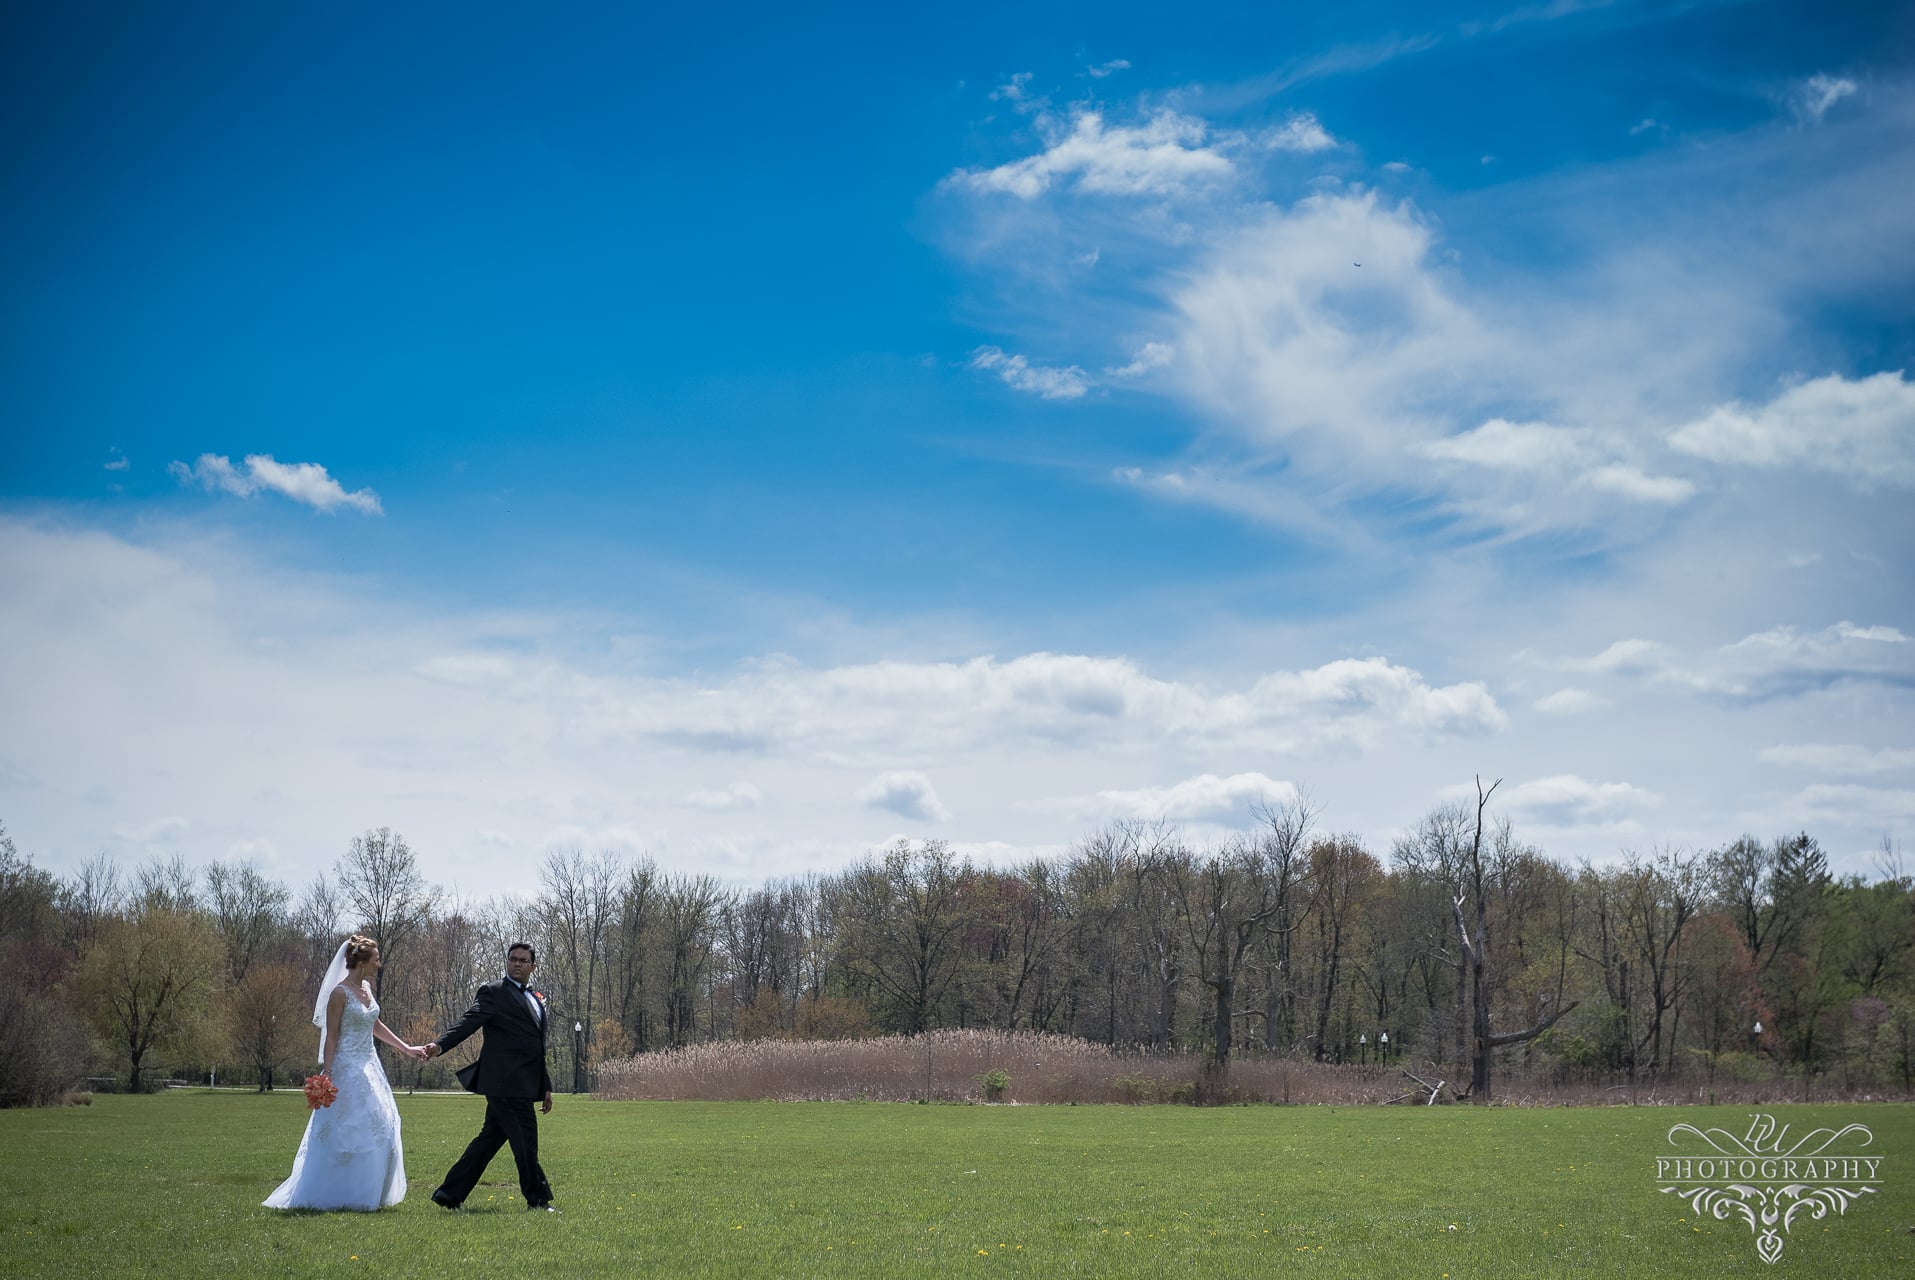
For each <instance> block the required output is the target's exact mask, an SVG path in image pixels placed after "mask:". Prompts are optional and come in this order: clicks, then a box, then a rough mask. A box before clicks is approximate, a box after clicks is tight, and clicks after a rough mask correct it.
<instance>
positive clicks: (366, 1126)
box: [264, 991, 406, 1209]
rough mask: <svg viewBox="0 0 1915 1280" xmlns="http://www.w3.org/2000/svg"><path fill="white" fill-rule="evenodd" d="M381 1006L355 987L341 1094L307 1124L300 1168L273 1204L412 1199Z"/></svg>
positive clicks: (342, 1021)
mask: <svg viewBox="0 0 1915 1280" xmlns="http://www.w3.org/2000/svg"><path fill="white" fill-rule="evenodd" d="M378 1021H379V1004H378V1002H377V1001H374V1002H373V1004H372V1007H371V1008H367V1007H366V1006H365V1005H363V1004H361V1003H359V1000H358V998H357V997H356V996H354V995H353V994H352V993H351V992H350V991H348V992H347V993H346V1007H345V1009H344V1010H343V1011H342V1012H341V1013H340V1015H339V1048H338V1049H337V1051H335V1052H334V1054H333V1059H332V1082H333V1084H334V1086H335V1087H337V1088H338V1090H339V1097H338V1098H337V1099H336V1100H335V1101H334V1102H333V1104H332V1105H331V1106H330V1107H321V1108H319V1109H318V1110H317V1111H314V1112H313V1113H312V1116H311V1118H310V1119H308V1120H307V1122H306V1136H305V1137H304V1138H303V1139H301V1140H300V1143H299V1154H298V1155H296V1156H294V1157H293V1173H292V1176H291V1177H290V1178H288V1179H286V1181H284V1182H282V1183H280V1184H279V1189H278V1190H277V1191H275V1192H273V1193H272V1195H270V1196H268V1197H266V1200H265V1202H264V1203H265V1205H266V1207H267V1208H269V1209H383V1208H385V1207H386V1206H387V1205H391V1204H398V1203H399V1202H400V1201H401V1200H403V1199H405V1198H406V1157H405V1149H404V1147H403V1145H402V1144H401V1143H400V1140H399V1108H398V1107H397V1106H396V1105H394V1103H393V1100H392V1086H391V1085H389V1084H387V1083H386V1072H385V1068H383V1067H382V1066H381V1065H380V1063H379V1053H378V1050H377V1049H376V1048H375V1047H374V1043H373V1038H372V1028H373V1024H374V1023H376V1022H378Z"/></svg>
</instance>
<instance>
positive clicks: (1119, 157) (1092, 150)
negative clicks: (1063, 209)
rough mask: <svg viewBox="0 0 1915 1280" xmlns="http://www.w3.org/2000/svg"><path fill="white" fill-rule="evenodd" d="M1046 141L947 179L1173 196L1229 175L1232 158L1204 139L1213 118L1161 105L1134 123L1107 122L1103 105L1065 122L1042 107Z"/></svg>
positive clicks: (976, 184) (990, 185)
mask: <svg viewBox="0 0 1915 1280" xmlns="http://www.w3.org/2000/svg"><path fill="white" fill-rule="evenodd" d="M1037 123H1038V127H1039V129H1040V130H1041V131H1042V132H1043V133H1044V134H1045V142H1046V146H1045V149H1044V150H1043V151H1041V152H1039V153H1038V154H1037V155H1034V156H1026V157H1025V158H1024V159H1022V160H1015V161H1012V162H1011V163H1009V164H1002V165H999V166H998V167H996V168H995V169H982V170H980V169H960V170H959V171H957V172H956V173H953V174H952V175H951V176H950V178H949V179H947V181H948V182H950V183H952V184H954V185H957V186H962V187H965V188H967V189H969V190H972V191H977V192H986V193H1002V194H1006V195H1012V196H1016V197H1018V198H1019V199H1022V200H1032V199H1035V198H1037V197H1038V196H1040V195H1043V194H1044V193H1045V192H1046V191H1049V190H1050V188H1051V185H1052V184H1053V183H1060V184H1061V183H1066V182H1068V184H1069V186H1070V188H1071V189H1072V190H1074V191H1079V192H1082V193H1084V194H1086V195H1109V196H1170V195H1176V194H1179V193H1181V192H1183V191H1185V190H1187V189H1188V188H1190V187H1192V186H1195V185H1200V184H1208V183H1213V182H1217V181H1219V180H1221V179H1224V178H1228V177H1229V176H1230V175H1231V174H1232V172H1233V169H1232V166H1231V163H1230V161H1229V160H1228V159H1227V158H1226V157H1225V156H1224V155H1223V154H1222V152H1220V151H1218V150H1216V149H1215V148H1213V147H1211V146H1209V145H1207V140H1208V137H1209V129H1208V126H1206V125H1205V124H1204V122H1203V121H1202V120H1199V119H1197V118H1196V117H1194V116H1186V115H1180V114H1179V113H1177V112H1175V111H1171V110H1168V109H1165V110H1160V111H1158V112H1157V113H1156V114H1155V115H1153V116H1151V117H1150V118H1149V119H1148V120H1146V121H1144V122H1143V123H1142V124H1140V125H1137V126H1135V127H1126V126H1122V125H1118V126H1108V125H1106V124H1105V122H1104V116H1103V113H1101V112H1098V111H1092V110H1079V111H1078V112H1076V113H1075V114H1074V115H1073V116H1072V117H1071V120H1070V123H1069V125H1068V127H1066V126H1065V125H1064V124H1063V123H1062V122H1060V121H1058V120H1057V119H1056V118H1055V117H1052V116H1049V115H1041V116H1039V117H1038V119H1037Z"/></svg>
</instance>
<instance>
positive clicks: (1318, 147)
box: [1263, 111, 1337, 154]
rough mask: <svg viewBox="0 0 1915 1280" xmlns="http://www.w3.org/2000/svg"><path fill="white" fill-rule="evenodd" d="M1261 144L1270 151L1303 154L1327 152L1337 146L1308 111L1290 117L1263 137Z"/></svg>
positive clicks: (1333, 139)
mask: <svg viewBox="0 0 1915 1280" xmlns="http://www.w3.org/2000/svg"><path fill="white" fill-rule="evenodd" d="M1263 142H1264V145H1265V146H1267V147H1269V148H1270V149H1271V150H1272V151H1301V152H1303V153H1305V154H1308V153H1310V152H1314V151H1328V150H1329V149H1330V148H1332V147H1334V146H1336V145H1337V140H1336V139H1335V138H1333V137H1331V136H1330V134H1329V132H1328V131H1327V130H1325V129H1324V127H1323V125H1322V124H1321V123H1320V122H1319V121H1318V120H1317V118H1316V116H1315V115H1314V114H1312V113H1311V112H1308V111H1303V112H1299V113H1297V114H1296V115H1293V116H1291V117H1290V118H1289V119H1288V120H1286V121H1284V123H1283V124H1282V126H1281V127H1279V128H1276V129H1273V130H1271V132H1270V133H1268V134H1267V135H1265V137H1264V140H1263Z"/></svg>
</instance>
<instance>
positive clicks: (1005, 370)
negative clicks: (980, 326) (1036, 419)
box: [971, 347, 1090, 400]
mask: <svg viewBox="0 0 1915 1280" xmlns="http://www.w3.org/2000/svg"><path fill="white" fill-rule="evenodd" d="M971 367H972V368H973V369H985V370H990V371H992V372H994V373H996V374H997V376H998V377H1000V378H1002V379H1004V381H1005V382H1006V383H1007V384H1008V385H1010V386H1012V387H1014V388H1016V389H1017V390H1019V391H1027V392H1029V393H1031V394H1032V395H1034V396H1039V397H1041V398H1043V399H1045V400H1075V399H1077V398H1078V397H1080V396H1082V395H1083V394H1084V393H1085V392H1086V391H1088V390H1089V389H1090V375H1089V374H1087V373H1085V372H1084V371H1083V370H1082V369H1080V368H1078V367H1077V366H1076V365H1071V366H1069V367H1067V368H1062V369H1059V368H1055V367H1052V366H1047V365H1041V364H1032V363H1031V362H1030V361H1029V360H1027V359H1026V358H1025V357H1023V356H1020V355H1007V354H1005V353H1004V351H1003V350H1002V349H1000V348H998V347H979V348H978V349H977V350H976V351H973V352H972V353H971Z"/></svg>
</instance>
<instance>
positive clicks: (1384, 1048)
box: [1376, 1031, 1390, 1063]
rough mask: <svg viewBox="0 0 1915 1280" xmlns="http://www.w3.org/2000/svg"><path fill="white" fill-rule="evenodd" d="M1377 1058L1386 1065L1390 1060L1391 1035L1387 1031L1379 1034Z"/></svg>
mask: <svg viewBox="0 0 1915 1280" xmlns="http://www.w3.org/2000/svg"><path fill="white" fill-rule="evenodd" d="M1376 1058H1377V1061H1378V1062H1384V1063H1387V1062H1388V1061H1389V1060H1390V1033H1389V1032H1387V1031H1384V1032H1381V1033H1379V1034H1378V1036H1377V1038H1376Z"/></svg>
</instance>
